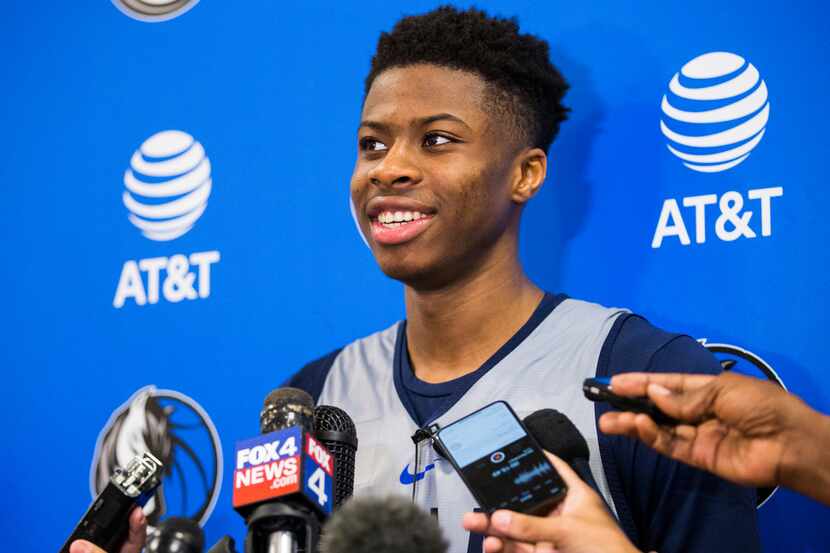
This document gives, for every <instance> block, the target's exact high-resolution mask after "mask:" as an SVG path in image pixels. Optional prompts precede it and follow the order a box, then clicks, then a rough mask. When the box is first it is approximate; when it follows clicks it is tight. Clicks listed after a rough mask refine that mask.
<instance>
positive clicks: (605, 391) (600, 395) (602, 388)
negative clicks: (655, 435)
mask: <svg viewBox="0 0 830 553" xmlns="http://www.w3.org/2000/svg"><path fill="white" fill-rule="evenodd" d="M582 392H583V393H584V394H585V397H586V398H588V399H589V400H591V401H601V402H605V403H608V404H609V405H611V406H612V407H613V408H614V409H617V410H619V411H631V412H632V413H643V414H645V415H648V416H649V417H651V420H653V421H654V422H656V423H657V424H659V425H662V426H677V425H678V424H680V422H679V421H678V420H677V419H674V418H672V417H670V416H668V415H667V414H665V413H664V412H662V411H661V410H660V409H658V408H657V406H656V405H655V404H654V402H653V401H651V400H650V399H649V398H647V397H627V396H621V395H618V394H615V393H614V390H613V389H612V388H611V378H609V377H597V378H586V379H585V380H584V381H583V382H582Z"/></svg>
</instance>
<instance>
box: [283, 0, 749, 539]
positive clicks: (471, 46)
mask: <svg viewBox="0 0 830 553" xmlns="http://www.w3.org/2000/svg"><path fill="white" fill-rule="evenodd" d="M566 89H567V84H566V83H565V81H564V79H563V78H562V76H561V75H560V74H559V72H558V71H557V70H556V69H555V68H554V67H553V66H552V65H551V63H550V61H549V57H548V46H547V43H545V42H544V41H542V40H540V39H538V38H536V37H533V36H530V35H522V34H519V32H518V27H517V25H516V23H515V21H512V20H505V19H498V18H491V17H488V16H487V15H485V14H484V13H482V12H480V11H477V10H468V11H458V10H456V9H454V8H449V7H443V8H439V9H437V10H435V11H432V12H430V13H428V14H425V15H422V16H416V17H406V18H404V19H402V20H401V21H400V22H398V24H397V25H396V26H395V28H394V29H393V31H392V32H391V33H388V34H387V33H384V34H382V35H381V38H380V42H379V44H378V48H377V52H376V54H375V57H374V59H373V60H372V68H371V71H370V73H369V76H368V77H367V79H366V90H365V92H366V96H365V100H364V104H363V111H362V115H361V121H360V127H359V130H358V137H357V139H358V157H357V162H356V164H355V169H354V174H353V176H352V182H351V192H352V201H353V203H354V207H355V212H356V216H357V219H358V222H359V224H360V227H361V229H362V231H363V234H364V235H365V237H366V239H367V241H368V243H369V245H370V247H371V249H372V252H373V254H374V256H375V259H376V260H377V262H378V264H379V265H380V268H381V270H382V271H383V272H384V273H385V274H387V275H388V276H390V277H391V278H394V279H396V280H399V281H401V282H402V283H404V285H405V293H404V299H405V303H406V320H405V321H402V322H398V323H396V324H394V325H393V326H391V327H390V328H388V329H386V330H383V331H380V332H378V333H376V334H373V335H371V336H368V337H366V338H363V339H361V340H357V341H356V342H353V343H352V344H349V345H348V346H346V347H344V348H343V349H340V350H337V351H335V352H333V353H331V354H329V355H328V356H326V357H324V358H322V359H319V360H317V361H315V362H313V363H310V364H309V365H307V366H306V367H304V368H303V369H302V370H301V371H300V372H299V373H298V374H296V375H295V376H294V377H293V378H292V379H290V381H289V382H288V384H289V385H292V386H296V387H300V388H303V389H305V390H307V391H308V392H309V393H311V394H312V395H313V396H314V398H315V399H316V400H317V401H318V402H319V403H321V404H330V405H336V406H339V407H341V408H343V409H345V410H346V411H347V412H348V413H349V414H350V415H351V416H352V417H353V419H354V421H355V423H356V425H357V431H358V436H359V440H360V447H359V450H358V455H357V467H356V476H355V489H356V491H355V494H356V495H362V494H388V493H400V494H407V495H411V496H412V497H413V498H414V500H415V501H416V502H418V503H419V504H420V505H422V506H423V507H425V508H426V509H430V510H433V512H436V510H437V516H438V519H439V521H440V523H441V525H442V527H443V529H444V532H445V533H446V535H447V536H448V538H449V539H450V542H451V547H450V550H451V551H453V552H458V553H463V552H466V551H475V552H478V551H481V537H480V536H476V535H473V536H472V537H471V536H470V535H469V534H468V533H467V532H466V531H465V530H464V529H463V528H462V527H461V519H462V516H463V513H465V512H467V511H470V510H471V509H472V508H474V507H475V506H476V505H475V501H474V499H473V497H472V496H471V495H470V493H469V492H468V491H467V489H466V487H465V486H464V484H463V483H462V482H461V480H460V479H459V478H458V477H457V476H456V474H455V473H454V471H453V469H452V467H451V466H450V465H449V463H447V462H443V461H441V460H440V459H439V458H438V456H437V455H436V454H435V452H434V451H433V450H432V449H431V447H430V445H429V443H428V441H426V440H424V441H421V442H420V443H419V444H418V445H417V446H416V445H413V441H412V439H411V436H412V435H413V434H414V433H415V431H416V430H417V429H418V428H420V427H423V426H425V425H427V424H431V423H433V422H438V423H439V424H442V425H444V424H447V423H449V422H452V421H453V420H455V419H457V418H459V417H461V416H463V415H466V414H467V413H469V412H471V411H473V410H475V409H477V408H479V407H481V406H483V405H485V404H487V403H490V402H492V401H495V400H506V401H507V402H509V403H510V404H511V405H512V406H513V408H514V409H516V411H517V412H518V414H519V415H520V416H525V415H527V414H529V413H531V412H533V411H535V410H537V409H540V408H545V407H552V408H555V409H558V410H559V411H561V412H563V413H565V414H566V415H567V416H568V417H569V418H570V419H571V420H572V421H573V422H574V423H575V424H576V425H577V427H578V428H579V429H580V430H581V432H582V433H583V434H584V436H585V437H586V439H587V441H588V443H589V446H590V449H591V468H592V472H593V475H594V478H595V479H596V481H597V482H598V485H599V488H600V490H599V491H600V492H601V493H602V495H603V496H604V497H605V499H606V501H608V503H609V505H611V506H612V507H613V509H614V513H615V515H616V516H617V518H618V519H619V521H620V525H621V526H622V528H623V529H624V530H625V532H626V534H627V535H628V536H629V537H630V539H631V540H632V542H633V543H635V544H636V545H637V546H638V547H640V548H641V549H644V550H659V551H681V550H682V551H707V552H708V551H744V552H748V551H757V550H759V543H758V536H757V528H756V520H755V508H754V492H753V491H752V490H748V489H744V488H739V487H737V486H734V485H732V484H728V483H726V482H724V481H722V480H720V479H718V478H716V477H713V476H711V475H708V474H705V473H703V472H700V471H697V470H695V469H692V468H690V467H687V466H685V465H682V464H679V463H676V462H674V461H671V460H669V459H666V458H664V457H661V456H659V455H657V454H655V453H654V452H652V451H651V450H649V449H648V448H647V447H645V446H643V445H640V444H639V443H638V442H636V441H635V440H631V439H629V438H626V437H610V436H605V435H600V434H598V433H597V428H596V418H597V417H598V416H599V415H600V414H601V412H602V407H598V408H597V407H595V406H594V405H593V404H591V403H590V402H588V401H586V400H585V399H584V398H583V397H582V393H581V383H582V380H583V379H584V378H586V377H589V376H595V375H611V374H613V373H614V372H615V371H618V370H620V369H626V370H640V371H654V370H660V369H662V370H667V369H671V370H672V371H688V372H707V373H715V372H718V371H719V365H718V363H717V362H716V360H715V359H714V358H713V357H712V356H711V355H710V354H709V353H708V352H707V351H706V350H705V349H703V348H702V347H701V346H699V345H698V344H697V343H696V342H695V341H694V340H692V339H691V338H688V337H685V336H679V335H675V334H669V333H666V332H663V331H661V330H658V329H656V328H654V327H653V326H651V325H649V323H647V322H646V321H645V320H644V319H642V318H640V317H637V316H635V315H632V314H630V313H629V312H627V311H625V310H622V309H608V308H605V307H601V306H599V305H595V304H590V303H586V302H582V301H577V300H574V299H570V298H567V297H565V296H564V295H552V294H548V293H545V292H544V291H542V290H540V289H539V288H538V287H537V286H536V285H535V284H534V283H533V282H531V281H530V280H529V279H528V278H527V276H526V275H525V273H524V271H523V269H522V266H521V263H520V261H519V256H518V235H519V223H520V218H521V214H522V209H523V207H524V205H525V204H526V203H527V202H528V201H529V200H530V199H531V198H532V197H533V196H534V194H536V193H537V192H538V191H539V189H540V187H541V186H542V183H543V181H544V179H545V174H546V170H547V150H548V148H549V146H550V144H551V142H552V140H553V138H554V137H555V135H556V133H557V131H558V128H559V124H560V122H561V121H563V120H564V119H565V114H566V111H567V110H566V108H564V107H563V106H562V104H561V99H562V97H563V96H564V93H565V91H566Z"/></svg>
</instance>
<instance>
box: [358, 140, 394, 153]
mask: <svg viewBox="0 0 830 553" xmlns="http://www.w3.org/2000/svg"><path fill="white" fill-rule="evenodd" d="M360 149H361V150H362V151H364V152H384V151H386V150H387V149H388V148H387V147H386V144H384V143H383V142H381V141H380V140H375V139H374V138H369V137H365V138H361V139H360Z"/></svg>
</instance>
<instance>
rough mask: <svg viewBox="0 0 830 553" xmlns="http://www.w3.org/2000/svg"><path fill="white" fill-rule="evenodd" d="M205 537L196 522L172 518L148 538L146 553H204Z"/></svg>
mask: <svg viewBox="0 0 830 553" xmlns="http://www.w3.org/2000/svg"><path fill="white" fill-rule="evenodd" d="M204 546H205V536H204V533H203V532H202V528H201V527H200V526H199V524H198V523H197V522H196V521H195V520H191V519H189V518H181V517H170V518H168V519H167V520H164V521H162V522H161V523H160V524H159V525H158V527H156V529H155V530H154V531H153V532H152V533H151V534H150V535H149V536H148V537H147V547H146V549H145V552H146V553H202V549H203V548H204Z"/></svg>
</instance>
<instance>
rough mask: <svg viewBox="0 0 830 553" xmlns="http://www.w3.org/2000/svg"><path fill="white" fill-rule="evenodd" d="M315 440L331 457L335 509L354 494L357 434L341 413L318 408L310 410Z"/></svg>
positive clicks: (321, 406)
mask: <svg viewBox="0 0 830 553" xmlns="http://www.w3.org/2000/svg"><path fill="white" fill-rule="evenodd" d="M314 425H315V426H316V428H317V439H318V440H320V441H321V442H322V443H323V445H324V446H326V449H328V450H329V451H330V452H331V454H332V456H333V457H334V508H335V509H337V508H339V507H340V506H341V505H342V504H343V502H344V501H345V500H347V499H348V498H350V497H351V496H352V492H353V491H354V464H355V453H356V452H357V430H356V429H355V426H354V421H352V418H351V417H350V416H349V414H348V413H346V412H345V411H344V410H343V409H340V408H339V407H333V406H331V405H318V406H317V407H316V408H315V409H314Z"/></svg>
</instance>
